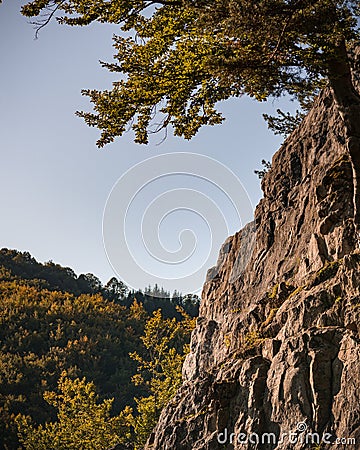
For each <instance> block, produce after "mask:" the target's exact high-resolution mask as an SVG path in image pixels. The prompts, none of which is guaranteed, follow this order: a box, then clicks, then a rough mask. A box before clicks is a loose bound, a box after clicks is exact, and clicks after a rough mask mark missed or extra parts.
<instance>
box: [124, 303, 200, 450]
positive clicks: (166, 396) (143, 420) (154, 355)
mask: <svg viewBox="0 0 360 450" xmlns="http://www.w3.org/2000/svg"><path fill="white" fill-rule="evenodd" d="M179 312H181V314H182V320H181V321H177V320H176V319H175V318H173V319H164V318H163V317H162V314H161V310H160V309H159V310H157V311H154V313H153V315H152V317H151V318H149V319H148V320H147V322H146V325H145V329H144V334H143V336H142V337H141V340H142V341H143V344H144V346H145V349H146V351H145V354H144V355H140V354H139V353H138V352H136V351H135V352H133V353H131V354H130V356H131V358H133V359H134V360H135V361H137V362H138V365H139V366H138V374H136V375H134V376H133V382H134V383H135V384H136V385H145V386H147V387H148V389H149V395H148V396H147V397H141V398H140V399H138V398H135V401H136V404H137V413H138V414H137V416H136V417H135V419H134V433H135V440H136V450H138V449H140V448H143V446H144V445H145V442H146V441H147V439H148V437H149V435H150V433H151V431H152V430H153V428H154V426H155V425H156V422H157V421H158V418H159V416H160V413H161V410H162V409H163V408H164V406H165V405H166V404H167V403H168V402H169V401H170V399H171V398H172V397H173V396H174V395H175V393H176V391H177V389H178V388H179V386H180V385H181V381H182V377H181V371H182V365H183V362H184V359H185V356H186V354H187V353H188V352H189V345H188V342H189V340H190V333H191V331H192V330H193V328H194V327H195V320H196V319H193V318H191V317H190V316H189V315H188V314H186V313H185V311H184V310H182V309H181V308H179Z"/></svg>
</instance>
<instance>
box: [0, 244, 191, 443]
mask: <svg viewBox="0 0 360 450" xmlns="http://www.w3.org/2000/svg"><path fill="white" fill-rule="evenodd" d="M15 273H16V274H15ZM37 277H40V278H37ZM79 278H80V277H76V275H75V274H74V273H73V271H71V269H69V268H63V267H61V266H58V265H56V264H54V263H52V262H51V263H47V264H40V263H38V262H37V261H36V260H35V259H34V258H32V257H31V255H30V254H28V253H20V252H16V251H13V250H6V249H3V250H1V251H0V449H1V450H2V449H15V448H17V446H18V441H17V434H16V426H15V422H14V418H15V417H16V416H17V415H18V414H19V413H21V414H23V415H24V416H31V417H32V419H33V422H34V426H35V428H36V427H37V426H38V425H41V424H44V423H46V422H49V423H50V422H51V423H53V422H54V421H55V420H56V416H55V412H54V408H53V407H52V406H51V405H50V404H49V403H48V402H47V401H45V400H44V393H45V392H46V391H55V390H56V386H57V382H58V379H59V377H60V376H61V373H62V372H63V371H64V370H65V371H66V373H67V374H68V377H69V378H71V379H75V378H80V379H82V378H83V377H86V379H87V380H89V381H91V382H93V383H95V385H96V386H97V388H98V393H99V396H100V397H99V400H100V401H103V400H104V399H107V398H109V397H112V398H114V402H113V404H112V407H113V409H112V414H115V415H116V414H119V413H120V411H121V410H123V409H124V407H125V406H126V405H129V407H132V408H136V402H135V400H134V397H136V398H141V397H145V396H147V395H149V394H150V392H149V388H148V387H147V386H145V385H138V386H135V385H134V384H133V383H132V382H131V377H132V376H133V375H135V374H136V372H137V363H136V361H134V360H133V359H131V358H130V356H129V353H132V352H134V351H138V352H139V354H143V352H145V350H146V349H145V347H144V344H143V342H142V340H141V339H140V336H141V335H142V334H143V331H144V327H145V323H146V321H147V320H148V319H149V318H150V316H149V313H148V312H147V311H154V309H157V308H159V307H160V306H161V307H162V306H163V307H164V309H165V310H166V313H164V316H165V319H164V320H167V319H169V320H171V319H172V318H174V314H175V313H176V321H179V320H180V318H181V314H180V313H177V312H176V310H175V304H173V303H171V302H170V299H160V300H161V304H159V303H157V302H156V299H153V298H151V297H146V298H145V297H142V296H141V295H140V294H139V295H138V293H132V294H131V293H129V294H128V295H127V296H126V297H124V298H123V297H122V295H123V293H122V290H123V284H122V283H121V282H118V281H117V280H116V281H115V280H114V279H113V280H112V281H111V283H108V285H107V286H105V288H106V289H105V288H102V289H101V293H97V294H87V293H81V291H80V289H81V287H82V286H83V287H84V289H85V292H88V289H89V284H87V283H85V282H84V284H79V283H78V280H79ZM86 278H87V280H88V281H89V280H92V281H95V283H94V288H96V289H98V287H99V286H98V282H97V281H96V280H97V278H96V277H94V276H91V277H90V276H87V277H86ZM57 288H58V289H59V288H61V290H57ZM67 288H69V289H71V290H72V291H73V292H76V293H77V294H76V295H75V294H74V293H73V292H68V291H67V290H66V289H67ZM104 289H105V290H104ZM110 293H111V295H110ZM119 296H120V297H119ZM137 297H138V300H136V298H137ZM144 302H145V303H144ZM168 304H169V305H170V306H168ZM185 306H186V304H185ZM156 307H157V308H156ZM188 310H191V308H190V305H189V307H188ZM193 311H194V310H193ZM186 339H188V337H187V338H186ZM144 354H145V353H144Z"/></svg>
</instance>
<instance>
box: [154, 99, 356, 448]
mask: <svg viewBox="0 0 360 450" xmlns="http://www.w3.org/2000/svg"><path fill="white" fill-rule="evenodd" d="M344 142H345V140H344V136H343V129H342V123H341V120H340V118H339V116H338V114H337V110H336V105H335V103H334V100H333V98H332V95H331V93H330V92H329V91H324V92H323V93H322V94H321V96H320V97H319V98H318V99H317V101H316V103H315V105H314V108H313V109H312V111H311V112H310V113H309V115H308V116H307V117H306V119H305V120H304V121H303V123H302V124H301V126H300V127H299V128H298V129H297V130H296V131H295V132H294V133H293V134H292V135H291V136H290V137H289V138H288V139H287V140H286V141H285V143H284V144H283V146H282V147H281V148H280V150H279V151H278V152H277V153H276V154H275V155H274V157H273V161H272V168H271V169H270V171H269V172H268V173H267V174H266V175H265V177H264V179H263V181H262V188H263V191H264V198H263V199H262V200H261V201H260V204H259V205H258V206H257V208H256V212H255V220H254V222H253V223H250V224H248V225H247V226H245V228H244V229H243V230H241V231H239V232H238V233H237V234H235V235H234V236H232V237H230V238H228V239H227V241H226V242H225V244H224V245H223V247H222V249H221V251H220V256H219V260H218V263H217V267H216V268H215V269H212V270H211V271H209V277H208V280H207V281H206V283H205V285H204V289H203V295H202V304H201V308H200V317H199V319H198V321H197V327H196V329H195V330H194V332H193V335H192V339H191V352H190V354H189V355H188V356H187V359H186V362H185V365H184V369H183V375H184V383H183V385H182V387H181V388H180V390H179V391H178V393H177V395H176V396H175V397H174V398H173V400H172V401H171V403H170V404H169V405H168V406H167V407H166V408H165V409H164V410H163V412H162V414H161V417H160V420H159V422H158V425H157V426H156V428H155V430H154V432H153V434H152V435H151V436H150V439H149V441H148V443H147V446H146V449H147V450H150V449H153V450H155V449H156V450H165V449H168V450H171V449H179V450H212V449H276V450H277V449H294V450H300V449H311V448H314V449H315V448H316V449H320V448H321V449H327V448H329V449H330V448H334V443H335V444H336V443H338V444H339V439H342V441H341V442H340V444H343V443H345V439H346V444H347V446H346V447H342V446H341V445H340V444H339V448H347V449H354V450H356V449H359V448H360V347H359V318H360V252H359V250H358V249H357V243H356V242H355V239H354V227H353V222H352V215H353V207H352V196H353V192H352V172H351V166H350V163H349V160H348V157H347V153H346V149H345V146H344ZM251 243H253V245H251ZM250 251H251V255H249V256H250V260H249V262H248V263H247V265H246V267H245V270H243V269H242V267H241V265H242V261H244V258H243V257H244V252H250ZM247 254H248V253H247ZM336 439H337V440H338V441H336ZM335 448H336V446H335Z"/></svg>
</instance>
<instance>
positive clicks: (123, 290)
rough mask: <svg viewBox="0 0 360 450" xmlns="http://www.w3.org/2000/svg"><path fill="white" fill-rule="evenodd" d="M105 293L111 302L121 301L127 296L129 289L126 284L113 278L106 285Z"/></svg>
mask: <svg viewBox="0 0 360 450" xmlns="http://www.w3.org/2000/svg"><path fill="white" fill-rule="evenodd" d="M103 291H104V294H105V296H106V297H107V298H109V299H110V300H121V299H123V298H124V297H125V296H126V294H127V293H128V291H129V289H128V287H127V286H126V284H125V283H123V282H122V281H120V280H118V279H117V278H115V277H112V278H110V280H109V281H108V282H107V283H106V284H105V286H104V288H103Z"/></svg>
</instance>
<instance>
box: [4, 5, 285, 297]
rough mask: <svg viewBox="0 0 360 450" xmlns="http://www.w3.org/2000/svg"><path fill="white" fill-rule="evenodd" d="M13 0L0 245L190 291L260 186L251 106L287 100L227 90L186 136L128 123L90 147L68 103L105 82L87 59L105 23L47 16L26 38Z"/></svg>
mask: <svg viewBox="0 0 360 450" xmlns="http://www.w3.org/2000/svg"><path fill="white" fill-rule="evenodd" d="M22 3H23V2H18V1H14V0H5V1H4V2H3V4H2V5H0V57H1V72H0V74H1V84H0V155H1V166H0V167H1V177H0V189H1V191H0V192H1V197H2V198H1V222H0V247H7V248H14V249H17V250H20V251H28V252H30V253H31V254H32V255H33V256H34V257H35V258H36V259H37V260H39V261H41V262H46V261H49V260H52V261H54V262H56V263H59V264H61V265H63V266H68V267H71V268H72V269H73V270H75V272H76V273H77V274H80V273H88V272H91V273H93V274H95V275H96V276H98V277H99V278H100V279H101V280H102V281H103V282H106V281H107V280H108V279H109V278H111V277H112V276H116V277H118V278H120V279H122V280H123V281H124V282H125V283H127V284H128V285H129V286H130V287H132V288H143V287H145V286H147V285H148V284H152V285H153V284H154V283H155V282H156V283H158V284H160V285H163V286H164V287H165V288H166V289H169V290H171V291H172V290H173V289H174V288H176V289H177V290H178V291H182V292H183V293H185V292H190V291H197V292H199V290H201V286H202V283H203V281H204V279H205V274H206V271H207V269H209V268H210V267H211V266H213V265H214V264H215V262H216V259H217V254H218V251H219V249H220V245H221V243H222V242H223V241H224V240H225V239H226V237H227V236H228V235H231V234H233V233H234V232H236V231H237V230H238V229H240V228H241V227H242V226H243V225H244V224H245V223H246V222H248V221H249V220H251V211H252V210H253V208H254V207H255V206H256V204H257V203H258V201H259V199H260V198H261V196H262V192H261V189H260V182H259V179H258V178H257V176H256V175H255V174H254V169H260V168H261V160H262V159H265V160H271V157H272V155H273V154H274V152H275V151H276V150H277V148H278V147H279V145H280V143H281V141H282V138H281V137H279V136H274V135H273V134H272V133H271V132H270V131H269V130H268V129H267V125H266V123H265V121H264V120H263V118H262V113H274V111H275V110H276V108H278V107H281V108H283V109H286V108H287V107H288V106H289V104H288V102H287V101H286V100H282V101H281V102H280V103H279V102H275V103H274V102H272V101H268V102H266V103H261V104H259V103H257V102H255V101H252V100H251V99H249V98H241V99H232V100H229V101H227V102H224V103H222V104H221V105H220V108H219V109H220V110H221V111H222V112H223V113H224V115H225V117H226V121H225V122H224V123H223V124H222V125H218V126H215V127H207V128H203V129H201V130H200V132H199V133H198V135H197V136H196V137H195V138H193V139H192V140H191V141H189V142H188V141H185V140H183V139H181V138H175V137H173V136H171V133H169V135H168V138H167V139H166V140H165V141H164V142H163V143H160V141H161V136H156V137H155V138H153V140H152V142H151V143H150V144H149V145H148V146H142V145H137V144H134V143H133V142H132V139H133V135H132V134H131V133H130V132H129V133H128V134H126V135H125V136H123V137H121V138H118V139H117V140H116V141H115V142H114V143H113V144H110V145H108V146H106V147H105V148H103V149H98V148H97V147H96V145H95V142H96V139H97V138H98V136H99V131H98V130H96V129H94V128H89V127H88V126H87V125H85V123H84V122H83V121H82V119H80V118H78V117H76V116H75V114H74V113H75V111H76V110H85V111H91V105H90V103H89V101H88V99H87V97H82V96H81V93H80V91H81V89H86V88H95V89H99V90H101V89H109V88H111V83H112V81H115V78H114V74H111V73H109V72H108V71H107V70H106V69H104V68H102V67H101V66H100V64H99V60H103V61H111V60H112V55H113V53H114V49H113V48H112V35H113V34H114V33H118V32H119V30H118V27H117V26H115V25H104V24H92V25H91V26H89V27H84V28H74V27H66V26H61V25H58V24H57V23H56V22H53V23H50V24H49V25H48V26H47V27H46V28H44V29H43V30H41V32H40V35H39V38H38V39H34V29H33V27H32V25H31V24H29V22H28V19H26V18H24V17H22V16H21V15H20V13H19V9H20V6H21V4H22ZM290 107H292V106H291V105H290ZM249 211H250V213H249Z"/></svg>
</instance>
